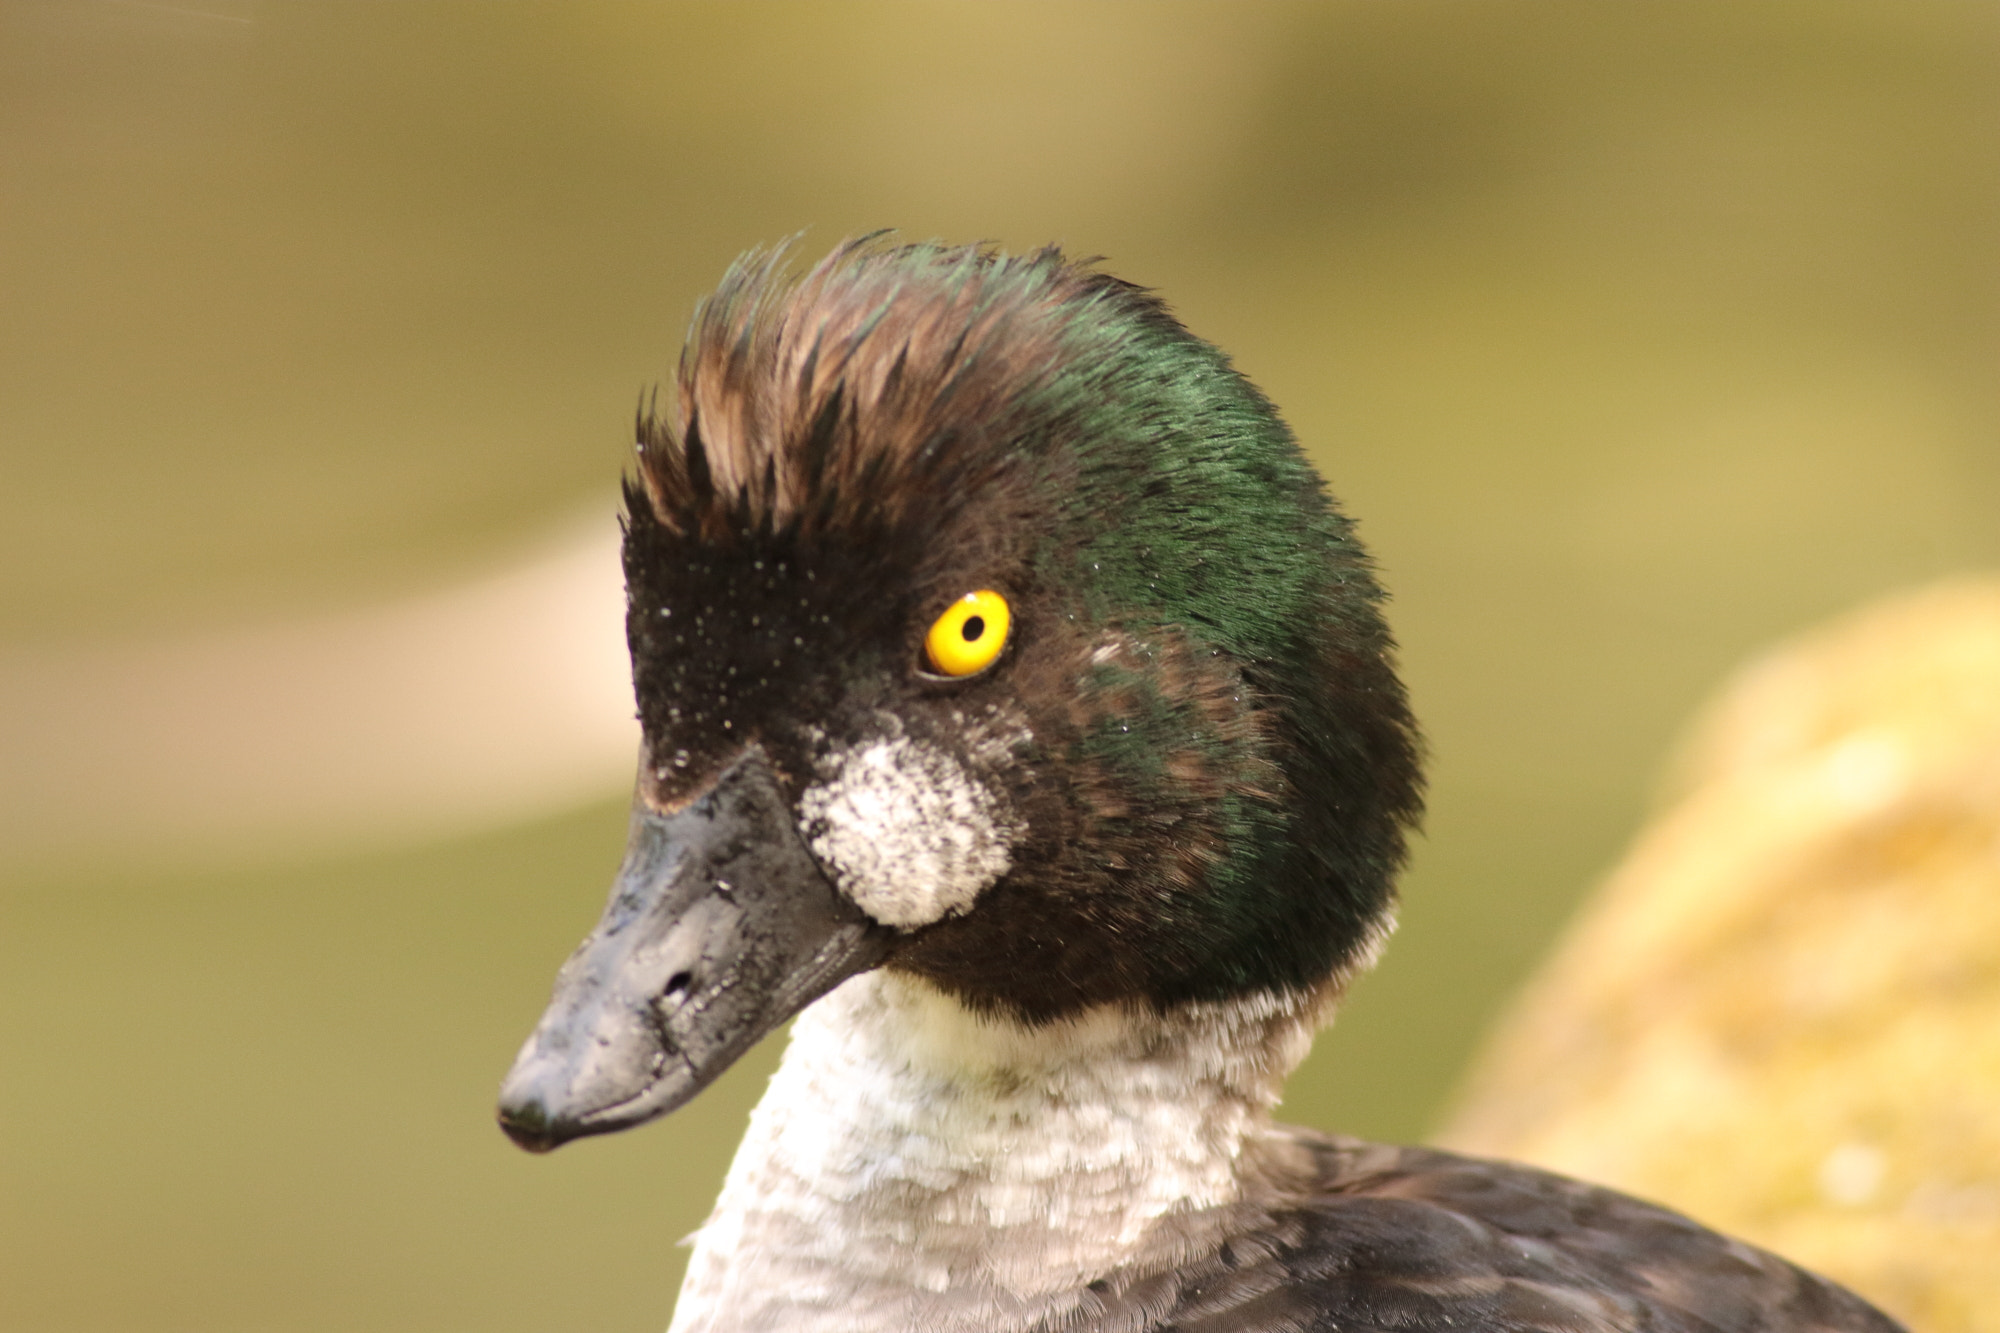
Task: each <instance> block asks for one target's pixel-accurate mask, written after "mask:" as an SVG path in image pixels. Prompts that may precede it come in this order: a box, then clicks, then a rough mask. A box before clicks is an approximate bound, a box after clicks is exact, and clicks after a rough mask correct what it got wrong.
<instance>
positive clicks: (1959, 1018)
mask: <svg viewBox="0 0 2000 1333" xmlns="http://www.w3.org/2000/svg"><path fill="white" fill-rule="evenodd" d="M1674 793H1675V794H1674V796H1673V798H1672V800H1671V802H1670V804H1669V805H1668V807H1667V808H1666V809H1665V810H1664V812H1663V813H1661V814H1660V815H1659V816H1658V817H1657V818H1655V819H1654V820H1653V821H1652V823H1651V824H1650V826H1649V827H1647V828H1646V829H1645V830H1644V831H1643V832H1642V833H1641V835H1640V836H1639V838H1638V840H1637V841H1636V843H1635V844H1634V846H1633V847H1632V849H1631V851H1630V853H1629V854H1628V855H1627V857H1626V858H1625V861H1624V863H1623V864H1622V865H1620V866H1619V867H1618V868H1617V869H1616V870H1615V871H1614V872H1613V874H1612V875H1611V877H1610V879H1609V880H1608V882H1607V883H1606V884H1605V885H1604V886H1603V888H1602V889H1601V890H1600V892H1599V893H1598V894H1597V896H1596V899H1595V901H1593V902H1592V903H1590V904H1589V905H1588V906H1587V907H1586V909H1585V910H1584V912H1583V913H1582V915H1581V916H1580V918H1579V920H1578V921H1577V923H1576V924H1575V926H1574V927H1573V928H1572V929H1571V931H1570V933H1569V935H1568V937H1567V938H1566V939H1565V940H1564V941H1563V943H1562V945H1561V946H1560V947H1559V949H1558V950H1557V952H1556V954H1555V956H1554V957H1553V958H1552V959H1551V961H1550V962H1549V963H1548V964H1546V965H1545V966H1544V968H1543V970H1542V972H1541V974H1540V975H1539V976H1538V977H1537V978H1536V979H1535V980H1534V981H1533V982H1532V983H1531V985H1530V986H1529V987H1528V989H1527V991H1526V992H1525V993H1524V994H1523V996H1522V998H1521V1000H1520V1001H1519V1003H1518V1004H1517V1006H1516V1008H1515V1010H1514V1012H1513V1013H1512V1014H1511V1015H1510V1016H1509V1017H1508V1018H1507V1019H1506V1020H1505V1021H1504V1022H1503V1023H1502V1025H1501V1026H1500V1028H1499V1030H1498V1032H1497V1034H1496V1036H1495V1038H1494V1039H1493V1041H1492V1042H1491V1043H1490V1044H1489V1046H1488V1048H1487V1051H1486V1053H1485V1055H1484V1057H1483V1058H1482V1060H1481V1062H1480V1063H1479V1064H1478V1065H1477V1066H1476V1068H1475V1072H1474V1076H1473V1078H1472V1080H1471V1083H1470V1085H1469V1089H1468V1093H1467V1096H1466V1097H1465V1099H1464V1101H1463V1103H1462V1108H1461V1110H1460V1113H1459V1114H1458V1116H1457V1117H1456V1120H1455V1122H1454V1123H1453V1124H1452V1126H1451V1128H1450V1130H1449V1131H1448V1132H1447V1133H1446V1134H1445V1135H1444V1136H1443V1138H1444V1141H1445V1142H1446V1143H1448V1144H1449V1145H1450V1146H1452V1147H1455V1148H1459V1149H1462V1150H1466V1151H1471V1152H1479V1153H1487V1154H1492V1155H1496V1156H1506V1157H1514V1158H1520V1159H1525V1160H1528V1161H1533V1162H1537V1163H1540V1164H1542V1165H1545V1166H1549V1167H1552V1168H1554V1169H1556V1170H1559V1171H1564V1172H1568V1173H1571V1174H1574V1175H1579V1176H1583V1177H1586V1178H1588V1179H1592V1180H1597V1181H1602V1182H1604V1183H1607V1184H1611V1185H1615V1186H1617V1187H1619V1188H1621V1189H1625V1190H1629V1191H1631V1192H1633V1193H1635V1194H1639V1195H1641V1196H1644V1197H1649V1198H1653V1199H1658V1200H1660V1201H1663V1202H1665V1203H1668V1204H1671V1205H1673V1206H1674V1207H1677V1208H1680V1209H1682V1210H1684V1211H1686V1212H1688V1213H1690V1214H1692V1215H1693V1216H1695V1217H1696V1218H1698V1219H1700V1220H1702V1221H1704V1222H1706V1223H1709V1224H1710V1225H1713V1226H1716V1227H1718V1228H1720V1229H1722V1230H1724V1231H1728V1232H1732V1233H1735V1234H1738V1235H1742V1236H1744V1237H1746V1238H1748V1239H1751V1240H1753V1241H1755V1242H1757V1243H1759V1244H1761V1245H1765V1246H1767V1247H1769V1248H1771V1249H1774V1250H1776V1251H1778V1252H1779V1253H1781V1254H1784V1255H1786V1256H1787V1257H1789V1258H1792V1259H1794V1260H1796V1261H1797V1262H1799V1263H1802V1264H1804V1265H1806V1266H1807V1267H1810V1268H1814V1269H1816V1270H1818V1271H1820V1272H1823V1273H1826V1274H1828V1275H1829V1276H1832V1277H1835V1278H1837V1279H1839V1280H1840V1281H1842V1282H1845V1283H1846V1284H1848V1285H1849V1286H1852V1287H1853V1288H1855V1289H1856V1290H1857V1291H1860V1292H1862V1293H1863V1294H1865V1295H1867V1296H1868V1297H1869V1298H1871V1299H1872V1300H1874V1301H1876V1302H1877V1303H1879V1304H1880V1305H1882V1306H1883V1307H1884V1308H1885V1309H1887V1310H1889V1311H1890V1312H1892V1313H1894V1314H1896V1315H1897V1316H1898V1317H1900V1318H1902V1319H1904V1320H1905V1321H1906V1322H1908V1323H1909V1324H1910V1326H1911V1327H1912V1328H1913V1329H1916V1330H1919V1333H1964V1331H1969V1330H2000V580H1992V579H1985V580H1978V581H1971V580H1968V581H1961V582H1956V583H1952V584H1948V585H1944V586H1940V587H1935V588H1932V589H1928V590H1925V591H1923V592H1920V593H1916V594H1913V595H1909V596H1904V597H1900V598H1897V599H1893V600H1890V601H1888V602H1885V603H1881V604H1878V605H1875V606H1872V607H1869V608H1866V609H1864V610H1862V611H1860V612H1857V613H1855V614H1853V615H1851V616H1849V617H1846V618H1844V619H1842V620H1840V621H1838V622H1836V623H1834V624H1833V625H1831V626H1829V627H1826V628H1824V629H1822V630H1820V631H1817V632H1815V633H1812V634H1810V635H1808V636H1806V637H1804V638H1802V639H1800V640H1798V641H1796V642H1795V643H1792V644H1790V645H1787V646H1785V647H1782V648H1780V649H1779V650H1778V651H1776V652H1775V653H1773V654H1772V655H1770V656H1769V657H1767V658H1765V659H1764V660H1762V661H1759V662H1757V663H1755V664H1753V665H1752V666H1750V667H1749V668H1748V669H1746V670H1745V671H1744V672H1743V673H1742V674H1741V675H1740V676H1739V677H1738V678H1737V679H1736V680H1735V681H1734V682H1732V683H1731V684H1730V685H1729V686H1728V687H1727V688H1725V689H1724V691H1723V692H1722V695H1721V697H1720V699H1719V700H1718V701H1717V702H1716V703H1715V704H1714V705H1713V706H1712V707H1711V708H1710V709H1709V710H1708V712H1707V713H1706V715H1705V716H1704V717H1703V719H1702V720H1701V721H1700V722H1699V723H1698V724H1697V726H1696V729H1695V733H1694V736H1693V739H1692V741H1691V742H1690V744H1689V746H1688V747H1687V751H1686V753H1685V754H1684V755H1683V757H1682V759H1681V761H1680V763H1679V764H1678V765H1677V778H1676V781H1675V785H1674Z"/></svg>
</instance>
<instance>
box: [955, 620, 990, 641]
mask: <svg viewBox="0 0 2000 1333" xmlns="http://www.w3.org/2000/svg"><path fill="white" fill-rule="evenodd" d="M985 632H986V617H985V616H967V617H966V618H965V624H964V625H963V626H961V627H960V629H959V633H961V634H963V635H964V636H965V641H966V642H967V643H977V642H979V636H980V635H982V634H984V633H985Z"/></svg>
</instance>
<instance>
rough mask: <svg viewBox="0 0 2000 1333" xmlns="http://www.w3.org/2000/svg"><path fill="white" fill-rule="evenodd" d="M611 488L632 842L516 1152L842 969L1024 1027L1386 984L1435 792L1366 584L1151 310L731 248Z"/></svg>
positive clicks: (1045, 256)
mask: <svg viewBox="0 0 2000 1333" xmlns="http://www.w3.org/2000/svg"><path fill="white" fill-rule="evenodd" d="M625 494H626V515H625V522H624V528H625V546H624V563H625V574H626V581H627V588H628V595H629V605H628V612H627V622H626V625H627V635H628V639H629V642H630V646H631V650H632V663H633V679H634V684H635V691H636V695H637V699H638V707H639V718H640V722H641V727H642V732H643V736H644V741H643V749H642V752H641V756H640V765H639V776H638V783H637V792H636V796H635V799H634V803H633V813H632V825H631V840H630V845H629V847H628V850H627V853H626V858H625V862H624V865H623V867H622V869H621V870H620V871H619V874H618V878H617V881H616V884H615V886H614V887H613V890H612V893H611V900H610V904H609V906H608V907H607V908H606V911H605V914H604V917H603V920H602V921H601V922H600V923H599V925H598V927H597V929H596V930H595V931H594V932H593V933H592V934H591V936H590V937H589V938H588V939H587V940H585V941H584V943H583V945H582V947H581V948H579V949H578V950H577V952H576V954H575V955H574V956H573V957H572V958H571V959H570V960H569V962H568V963H567V964H566V965H565V966H564V967H563V969H562V971H561V973H560V975H559V976H558V978H557V981H556V987H555V995H554V998H553V1000H552V1002H551V1004H550V1007H549V1009H548V1012H547V1014H546V1016H545V1017H544V1018H543V1019H542V1022H541V1024H540V1025H539V1027H538V1028H537V1029H536V1031H535V1032H534V1034H533V1035H532V1036H531V1037H530V1038H529V1040H528V1043H527V1045H526V1046H525V1047H524V1048H523V1050H522V1052H521V1055H520V1057H519V1059H518V1060H517V1061H516V1063H515V1065H514V1068H513V1070H512V1072H511V1073H510V1074H509V1075H508V1077H507V1080H506V1083H505V1086H504V1087H503V1089H502V1093H501V1104H500V1120H501V1124H502V1125H503V1127H505V1129H506V1130H507V1132H508V1133H509V1134H510V1135H512V1136H513V1138H514V1139H515V1140H516V1141H517V1142H519V1143H520V1144H521V1145H522V1146H524V1147H528V1148H531V1149H536V1150H545V1149H548V1148H551V1147H554V1146H556V1145H557V1144H559V1143H562V1142H564V1141H566V1140H568V1139H571V1138H575V1137H579V1136H581V1135H586V1134H594V1133H601V1132H605V1131H608V1130H614V1129H620V1128H624V1127H626V1126H629V1125H633V1124H636V1123H639V1122H641V1121H644V1120H647V1119H650V1118H652V1117H654V1116H657V1115H660V1114H663V1113H664V1112H666V1111H669V1110H672V1109H673V1108H674V1107H676V1106H679V1105H680V1104H682V1103H683V1102H685V1101H686V1100H687V1099H688V1098H690V1097H692V1096H693V1095H694V1094H695V1093H696V1092H698V1091H699V1090H700V1089H701V1088H702V1087H703V1086H705V1085H706V1084H707V1083H708V1082H709V1081H710V1080H712V1079H713V1078H714V1077H715V1076H716V1075H717V1074H719V1073H720V1072H721V1071H722V1070H723V1069H724V1068H726V1067H727V1066H728V1065H729V1064H730V1063H731V1062H732V1061H733V1060H735V1059H736V1058H737V1057H738V1056H739V1055H741V1054H742V1053H743V1052H744V1051H745V1050H747V1049H748V1048H749V1047H750V1046H751V1045H752V1044H753V1043H754V1042H755V1041H756V1040H757V1039H758V1038H759V1037H761V1036H763V1035H764V1034H766V1033H767V1032H769V1031H771V1030H772V1029H773V1028H775V1027H777V1026H778V1025H780V1024H782V1023H783V1022H784V1021H785V1020H786V1019H787V1018H789V1017H790V1016H792V1015H793V1014H794V1013H796V1012H798V1011H799V1010H800V1009H802V1008H803V1007H805V1006H806V1005H807V1004H809V1003H810V1002H811V1001H812V1000H814V999H815V998H817V997H818V996H820V995H822V994H824V993H825V992H826V991H828V990H830V989H831V988H832V987H834V986H835V985H837V984H838V983H839V982H841V981H842V980H844V979H845V978H847V977H850V976H853V975H855V974H856V973H858V972H861V971H865V970H867V969H870V968H878V967H881V968H891V969H896V970H899V971H901V972H904V973H908V974H912V975H914V976H917V977H921V978H923V979H925V980H927V981H928V982H930V983H931V984H933V985H934V986H936V987H937V988H939V989H941V990H943V991H944V992H946V993H948V994H950V995H951V996H953V997H955V998H956V999H957V1000H958V1001H959V1002H960V1003H962V1004H963V1005H965V1006H967V1007H968V1008H970V1009H972V1010H974V1011H977V1012H981V1013H986V1014H992V1015H1004V1016H1006V1017H1008V1018H1011V1019H1013V1020H1015V1021H1017V1022H1020V1023H1023V1024H1027V1025H1031V1026H1032V1025H1036V1024H1043V1023H1048V1022H1051V1021H1053V1020H1056V1019H1061V1018H1065V1017H1069V1016H1073V1015H1076V1014H1078V1013H1079V1012H1080V1011H1083V1010H1085V1009H1087V1008H1090V1007H1092V1006H1098V1005H1108V1004H1109V1005H1128V1006H1148V1007H1151V1008H1153V1009H1155V1010H1158V1011H1161V1012H1167V1011H1171V1010H1172V1008H1173V1007H1174V1006H1176V1005H1181V1004H1185V1003H1188V1002H1194V1001H1208V1000H1221V999H1227V998H1230V997H1236V996H1243V995H1249V994H1253V993H1256V992H1301V991H1310V990H1313V989H1314V988H1324V987H1325V986H1327V985H1328V984H1329V982H1330V981H1332V980H1336V979H1338V978H1341V977H1344V976H1345V975H1347V973H1348V972H1349V971H1351V970H1352V969H1353V968H1354V967H1356V966H1357V965H1358V964H1359V963H1360V962H1361V961H1363V960H1364V959H1365V958H1367V957H1368V956H1370V955H1371V954H1372V950H1373V947H1374V945H1375V943H1376V942H1377V941H1378V940H1379V938H1380V936H1381V934H1382V933H1383V932H1384V931H1385V930H1386V925H1387V920H1388V916H1389V912H1390V909H1391V906H1392V901H1393V890H1392V881H1393V877H1394V874H1395V872H1396V870H1397V868H1398V866H1399V864H1400V862H1401V860H1402V857H1403V853H1404V836H1405V831H1406V829H1407V827H1408V826H1409V825H1410V823H1411V822H1412V821H1413V820H1414V818H1415V817H1416V814H1417V811H1418V806H1419V785H1420V784H1419V776H1418V764H1417V742H1416V738H1415V732H1414V728H1413V725H1412V722H1411V720H1410V715H1409V712H1408V709H1407V706H1406V702H1405V697H1404V693H1403V690H1402V687H1401V685H1400V684H1399V682H1398V680H1397V677H1396V674H1395V671H1394V666H1393V662H1392V656H1391V652H1392V644H1391V641H1390V638H1389V635H1388V632H1387V630H1386V629H1385V627H1384V625H1383V623H1382V620H1381V617H1380V615H1379V612H1378V604H1379V602H1380V601H1381V593H1380V591H1379V589H1378V587H1377V585H1376V583H1375V580H1374V578H1373V576H1372V574H1371V571H1370V567H1369V563H1368V560H1367V557H1366V556H1365V554H1364V553H1363V551H1362V550H1361V548H1360V546H1359V545H1358V544H1357V542H1356V540H1355V538H1354V536H1353V533H1352V531H1351V527H1350V524H1349V523H1348V521H1347V520H1346V519H1345V518H1343V517H1342V516H1341V515H1340V514H1339V512H1338V511H1337V510H1336V509H1335V508H1334V506H1333V504H1332V503H1331V501H1330V500H1329V499H1328V497H1327V495H1326V493H1325V490H1324V489H1323V487H1322V485H1321V483H1320V481H1319V478H1318V477H1317V476H1316V475H1315V473H1314V472H1313V471H1312V469H1311V467H1310V466H1309V465H1308V464H1307V462H1306V461H1305V459H1304V457H1303V456H1302V455H1301V453H1300V451H1299V449H1298V447H1297V445H1296V443H1295V442H1294V441H1293V439H1292V436H1291V434H1290V432H1289V431H1288V430H1287V429H1286V427H1285V425H1284V424H1283V422H1282V421H1281V420H1280V419H1279V417H1278V415H1277V413H1276V411H1275V410H1274V409H1273V408H1272V406H1271V404H1270V403H1269V402H1268V401H1267V400H1266V399H1265V398H1264V397H1263V395H1262V394H1260V393H1259V392H1258V391H1257V390H1256V389H1255V388H1254V387H1253V386H1252V385H1251V384H1250V383H1249V382H1248V381H1247V380H1245V379H1244V378H1243V377H1242V376H1241V375H1239V374H1238V373H1236V371H1235V370H1234V369H1232V368H1231V366H1230V364H1229V362H1228V360H1227V358H1226V357H1224V356H1223V354H1222V353H1221V352H1219V351H1218V350H1216V349H1215V348H1214V347H1212V346H1210V345H1209V344H1207V343H1205V342H1203V341H1201V340H1200V339H1198V338H1196V337H1194V336H1193V335H1192V334H1190V333H1188V332H1187V331H1186V330H1185V329H1184V328H1183V327H1182V326H1181V325H1180V324H1179V323H1178V322H1177V321H1176V320H1175V319H1174V318H1173V316H1172V315H1171V314H1169V313H1168V311H1167V309H1166V307H1165V306H1164V305H1163V304H1162V303H1161V302H1159V301H1158V300H1157V299H1155V298H1154V297H1152V296H1151V295H1149V294H1147V293H1146V292H1145V291H1143V290H1141V289H1139V288H1137V287H1134V286H1132V285H1130V284H1128V283H1125V282H1122V281H1119V280H1118V279H1116V278H1113V277H1110V276H1107V275H1105V274H1103V273H1100V272H1097V271H1095V270H1094V269H1092V268H1090V267H1088V266H1084V265H1078V264H1074V263H1071V262H1069V261H1067V260H1065V259H1064V258H1063V256H1061V255H1060V254H1058V253H1057V252H1055V251H1053V250H1046V251H1042V252H1040V253H1037V254H1034V255H1030V256H1025V257H1010V256H1005V255H1001V254H998V253H996V252H993V251H991V250H987V249H979V248H963V249H954V248H945V247H939V246H931V245H916V246H886V245H881V244H874V243H868V242H862V243H856V244H851V245H848V246H845V247H843V248H841V249H840V250H838V251H836V252H835V253H834V254H833V255H832V256H831V257H829V258H828V259H826V260H825V261H823V262H822V263H820V264H819V265H818V266H817V267H815V268H813V269H812V270H811V271H810V272H808V273H806V274H804V275H803V276H799V277H794V276H791V275H790V274H789V273H788V272H787V270H786V269H785V267H784V265H783V263H782V255H765V256H752V257H750V258H748V259H746V260H743V261H739V263H738V264H737V265H736V266H735V267H734V268H733V269H732V270H731V272H730V273H729V274H728V276H727V277H726V278H725V279H724V281H723V284H722V286H721V288H720V289H719V290H718V291H717V292H716V294H715V295H714V296H712V297H711V298H710V299H709V300H708V301H707V302H705V303H704V305H703V306H702V307H701V309H700V311H699V312H698V313H697V315H696V317H695V320H694V324H693V328H692V331H691V335H690V339H689V343H688V346H687V348H686V350H685V352H684V353H683V355H682V359H681V363H680V367H679V372H678V376H677V382H676V385H675V392H674V393H673V395H672V397H671V401H670V403H669V405H668V409H667V411H666V412H665V413H663V414H662V413H659V412H656V411H653V410H648V411H647V412H645V413H644V414H642V416H641V419H640V422H639V427H638V468H637V475H636V477H635V478H634V479H632V480H629V481H628V482H627V484H626V492H625Z"/></svg>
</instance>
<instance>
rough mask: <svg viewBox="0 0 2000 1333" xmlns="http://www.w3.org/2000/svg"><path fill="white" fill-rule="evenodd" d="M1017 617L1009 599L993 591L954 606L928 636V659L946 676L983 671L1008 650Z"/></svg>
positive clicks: (974, 594)
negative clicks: (1014, 619) (1009, 630)
mask: <svg viewBox="0 0 2000 1333" xmlns="http://www.w3.org/2000/svg"><path fill="white" fill-rule="evenodd" d="M1012 620H1013V615H1012V613H1010V612H1009V611H1008V610H1007V599H1006V598H1005V597H1002V596H1001V595H1000V594H999V593H997V592H994V591H993V590H992V589H990V588H985V589H981V590H980V591H978V592H969V593H967V594H965V596H963V597H961V598H959V599H958V600H957V601H955V602H953V603H952V604H951V606H950V607H949V608H947V609H946V611H945V613H944V614H943V615H941V616H939V617H938V618H937V621H936V623H935V624H933V625H932V626H931V632H930V633H929V634H926V635H924V656H925V657H926V658H928V659H929V661H930V665H931V669H932V670H933V671H936V672H937V673H938V674H939V675H942V676H969V675H971V674H972V673H973V672H975V671H980V670H983V669H984V668H985V667H987V666H988V665H989V664H991V663H992V661H993V659H994V658H996V657H998V656H1000V650H1001V649H1002V648H1005V647H1006V646H1007V626H1008V625H1009V624H1010V623H1012Z"/></svg>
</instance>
